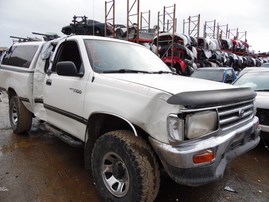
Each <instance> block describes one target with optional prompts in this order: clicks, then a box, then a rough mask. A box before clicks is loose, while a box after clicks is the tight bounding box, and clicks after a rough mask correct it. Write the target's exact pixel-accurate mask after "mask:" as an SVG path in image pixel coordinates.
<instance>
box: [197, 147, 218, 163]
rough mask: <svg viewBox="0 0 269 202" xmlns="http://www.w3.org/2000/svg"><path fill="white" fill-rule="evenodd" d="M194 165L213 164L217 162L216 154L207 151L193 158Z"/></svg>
mask: <svg viewBox="0 0 269 202" xmlns="http://www.w3.org/2000/svg"><path fill="white" fill-rule="evenodd" d="M192 160H193V163H196V164H198V163H211V162H212V161H214V160H215V154H214V152H213V151H211V150H206V151H204V152H202V153H199V154H197V155H195V156H193V157H192Z"/></svg>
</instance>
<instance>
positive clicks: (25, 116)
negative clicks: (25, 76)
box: [9, 96, 32, 134]
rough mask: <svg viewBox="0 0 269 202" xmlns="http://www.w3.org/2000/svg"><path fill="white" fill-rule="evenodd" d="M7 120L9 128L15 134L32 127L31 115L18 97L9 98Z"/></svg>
mask: <svg viewBox="0 0 269 202" xmlns="http://www.w3.org/2000/svg"><path fill="white" fill-rule="evenodd" d="M9 120H10V125H11V128H12V129H13V131H14V133H16V134H21V133H24V132H27V131H29V130H30V128H31V126H32V113H31V112H30V111H28V110H27V109H26V107H25V106H24V105H23V103H22V102H21V101H20V99H19V97H18V96H12V97H11V98H10V101H9Z"/></svg>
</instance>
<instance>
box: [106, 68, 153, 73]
mask: <svg viewBox="0 0 269 202" xmlns="http://www.w3.org/2000/svg"><path fill="white" fill-rule="evenodd" d="M102 73H144V74H151V72H148V71H142V70H133V69H118V70H107V71H103V72H102Z"/></svg>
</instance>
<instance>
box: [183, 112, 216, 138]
mask: <svg viewBox="0 0 269 202" xmlns="http://www.w3.org/2000/svg"><path fill="white" fill-rule="evenodd" d="M185 120H186V123H185V136H186V138H188V139H192V138H196V137H201V136H203V135H206V134H208V133H211V132H213V131H215V130H217V128H218V117H217V112H216V111H203V112H197V113H193V114H187V116H186V118H185Z"/></svg>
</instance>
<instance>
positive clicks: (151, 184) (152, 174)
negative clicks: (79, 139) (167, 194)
mask: <svg viewBox="0 0 269 202" xmlns="http://www.w3.org/2000/svg"><path fill="white" fill-rule="evenodd" d="M92 173H93V178H94V181H95V184H96V187H97V189H98V191H99V193H100V194H101V196H102V197H103V198H104V199H105V201H117V202H126V201H154V199H155V198H156V196H157V194H158V191H159V187H160V170H159V165H158V163H157V161H156V157H155V155H154V153H153V151H152V149H151V148H150V146H149V145H148V144H147V143H146V142H145V141H144V140H143V139H142V138H140V137H136V136H134V135H133V133H132V132H130V131H125V130H119V131H111V132H108V133H106V134H105V135H103V136H101V137H100V138H99V139H98V140H97V141H96V143H95V146H94V148H93V153H92Z"/></svg>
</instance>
